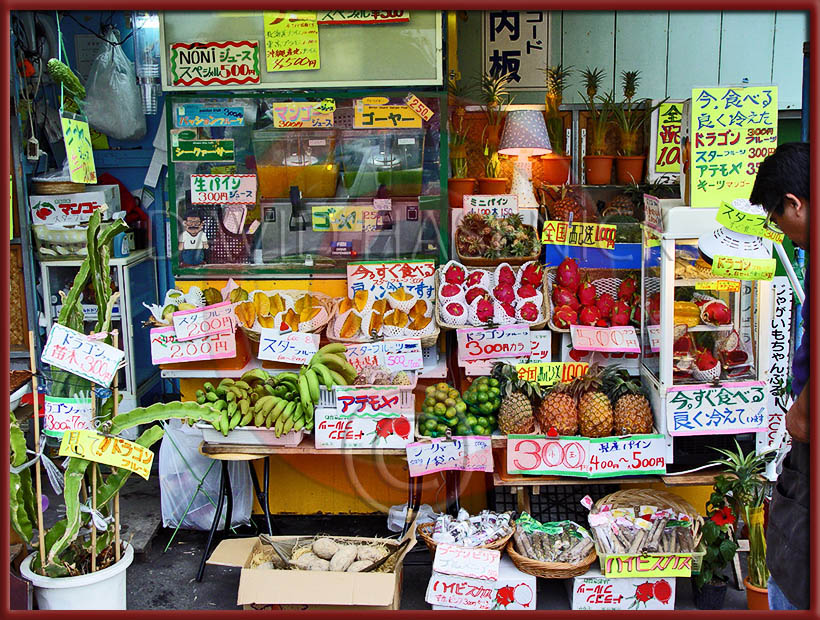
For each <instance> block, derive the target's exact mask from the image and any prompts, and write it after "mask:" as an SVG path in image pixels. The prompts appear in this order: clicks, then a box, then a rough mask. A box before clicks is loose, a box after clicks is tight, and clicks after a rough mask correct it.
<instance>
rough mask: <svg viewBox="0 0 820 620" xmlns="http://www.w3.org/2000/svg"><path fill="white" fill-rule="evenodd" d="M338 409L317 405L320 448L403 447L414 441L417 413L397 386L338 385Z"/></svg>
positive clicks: (315, 433) (316, 434)
mask: <svg viewBox="0 0 820 620" xmlns="http://www.w3.org/2000/svg"><path fill="white" fill-rule="evenodd" d="M335 391H336V409H335V410H334V409H328V408H324V407H320V408H317V409H316V417H315V424H316V426H315V428H314V436H315V438H316V447H317V448H404V447H405V446H406V445H407V444H408V443H410V442H411V441H413V425H414V424H415V415H414V413H413V409H412V407H411V408H410V409H404V408H403V407H402V404H401V393H400V392H399V390H398V389H397V388H396V387H394V386H392V385H391V386H380V385H377V386H370V387H367V388H360V387H356V386H346V387H343V386H337V387H336V388H335Z"/></svg>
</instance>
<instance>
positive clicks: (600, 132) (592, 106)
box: [578, 67, 614, 155]
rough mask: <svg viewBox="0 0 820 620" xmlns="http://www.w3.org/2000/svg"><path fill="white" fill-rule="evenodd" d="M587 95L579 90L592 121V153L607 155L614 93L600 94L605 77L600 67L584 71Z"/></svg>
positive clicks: (590, 138)
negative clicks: (607, 134)
mask: <svg viewBox="0 0 820 620" xmlns="http://www.w3.org/2000/svg"><path fill="white" fill-rule="evenodd" d="M582 76H583V78H584V86H585V87H586V96H585V95H584V93H581V92H579V93H578V94H579V95H580V96H581V99H583V100H584V103H586V106H587V111H588V112H589V118H590V121H591V130H590V136H589V150H590V153H589V154H590V155H606V130H607V128H608V127H609V122H610V119H609V115H610V112H611V110H612V103H613V101H614V95H613V94H612V91H610V92H608V93H606V94H605V95H598V89H599V88H600V86H601V81H602V80H603V79H604V76H605V74H604V72H603V71H601V70H600V69H597V68H596V69H590V68H589V67H587V68H586V69H584V71H583V72H582Z"/></svg>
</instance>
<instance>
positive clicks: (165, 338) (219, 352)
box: [151, 327, 236, 366]
mask: <svg viewBox="0 0 820 620" xmlns="http://www.w3.org/2000/svg"><path fill="white" fill-rule="evenodd" d="M232 357H236V338H235V337H234V335H233V332H226V333H222V334H214V335H212V336H205V337H204V338H194V339H193V340H187V341H184V342H180V341H179V340H177V337H176V334H175V333H174V328H173V327H156V328H154V329H152V330H151V363H152V364H154V365H155V366H156V365H159V364H175V363H178V362H202V361H206V360H221V359H229V358H232Z"/></svg>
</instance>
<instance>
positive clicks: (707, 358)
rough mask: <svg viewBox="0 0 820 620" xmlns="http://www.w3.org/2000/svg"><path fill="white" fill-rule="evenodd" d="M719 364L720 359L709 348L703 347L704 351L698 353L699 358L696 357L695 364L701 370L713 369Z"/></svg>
mask: <svg viewBox="0 0 820 620" xmlns="http://www.w3.org/2000/svg"><path fill="white" fill-rule="evenodd" d="M717 365H718V361H717V360H716V359H715V356H714V355H712V352H711V351H710V350H709V349H703V351H701V352H700V353H698V357H697V359H695V366H697V367H698V370H701V371H706V370H712V368H714V367H715V366H717Z"/></svg>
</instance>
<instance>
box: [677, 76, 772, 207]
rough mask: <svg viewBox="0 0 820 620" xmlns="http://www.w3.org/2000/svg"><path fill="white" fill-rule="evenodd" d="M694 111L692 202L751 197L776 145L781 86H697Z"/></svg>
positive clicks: (713, 204) (708, 203)
mask: <svg viewBox="0 0 820 620" xmlns="http://www.w3.org/2000/svg"><path fill="white" fill-rule="evenodd" d="M690 110H691V116H690V119H689V122H690V127H691V129H690V131H691V136H692V138H691V141H692V160H691V161H690V162H689V170H690V174H691V178H692V180H691V187H692V189H691V200H690V202H691V204H692V206H693V207H716V206H718V205H719V204H720V203H721V202H723V201H726V202H731V201H732V200H734V199H735V198H748V197H749V194H750V193H751V191H752V185H753V183H754V180H755V176H756V175H757V169H758V167H759V166H760V163H761V162H762V161H763V160H764V159H765V158H766V157H767V156H768V155H770V154H771V153H773V152H774V150H775V148H777V86H745V87H742V86H741V87H736V86H716V87H712V88H693V89H692V103H691V106H690Z"/></svg>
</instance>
